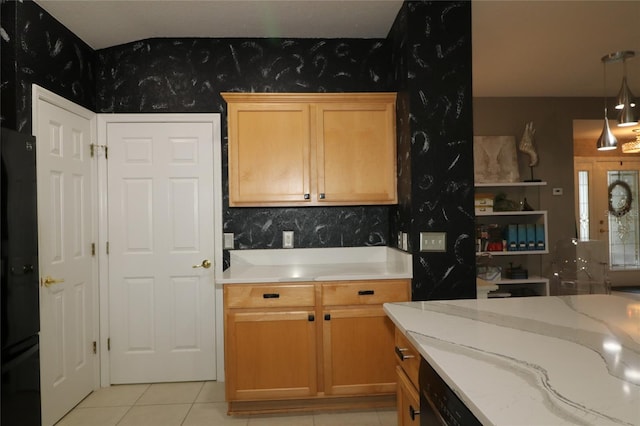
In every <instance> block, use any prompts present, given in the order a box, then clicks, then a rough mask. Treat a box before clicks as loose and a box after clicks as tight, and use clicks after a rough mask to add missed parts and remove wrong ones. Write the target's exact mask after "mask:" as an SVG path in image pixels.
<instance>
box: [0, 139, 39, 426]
mask: <svg viewBox="0 0 640 426" xmlns="http://www.w3.org/2000/svg"><path fill="white" fill-rule="evenodd" d="M0 132H1V133H0V136H1V138H0V139H1V156H0V159H1V163H2V169H1V174H0V187H1V194H2V219H1V222H0V234H1V235H2V247H1V248H0V254H1V258H2V264H1V268H0V269H1V270H2V290H1V293H0V326H1V329H2V353H1V358H0V361H1V364H2V382H1V385H0V394H1V399H2V409H1V411H0V424H2V426H13V425H16V426H17V425H20V426H31V425H33V426H36V425H38V426H39V425H40V424H41V416H40V346H39V340H38V332H39V330H40V313H39V299H38V297H39V288H38V231H37V225H38V217H37V211H36V199H37V194H36V145H35V138H34V137H33V136H29V135H24V134H21V133H18V132H16V131H13V130H9V129H5V128H2V129H0Z"/></svg>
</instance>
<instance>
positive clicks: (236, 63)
mask: <svg viewBox="0 0 640 426" xmlns="http://www.w3.org/2000/svg"><path fill="white" fill-rule="evenodd" d="M389 64H390V49H389V48H388V45H387V43H386V42H385V41H384V40H362V39H353V40H350V39H339V40H334V39H331V40H324V39H153V40H145V41H140V42H136V43H131V44H127V45H122V46H116V47H113V48H109V49H104V50H101V51H98V65H97V68H98V70H97V71H98V72H97V75H98V77H97V83H98V106H97V111H98V112H105V113H108V112H117V113H125V112H129V113H131V112H220V113H222V119H223V120H222V122H223V126H222V138H223V147H222V148H223V200H224V201H223V203H224V206H223V208H224V210H223V222H224V231H225V232H233V233H234V234H235V238H236V248H253V249H256V248H279V247H282V231H283V230H294V231H295V237H294V245H295V246H296V247H350V246H366V245H386V244H387V240H388V227H389V225H388V222H389V220H388V216H389V207H380V206H371V207H303V208H229V203H228V178H227V176H228V173H227V126H226V103H225V102H224V100H223V99H222V97H221V96H220V92H227V91H235V92H384V91H395V90H394V87H393V86H392V85H391V79H390V74H389V73H390V65H389ZM226 257H227V256H225V259H226ZM225 266H226V265H225Z"/></svg>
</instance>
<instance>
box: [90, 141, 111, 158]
mask: <svg viewBox="0 0 640 426" xmlns="http://www.w3.org/2000/svg"><path fill="white" fill-rule="evenodd" d="M100 148H104V158H105V159H107V160H108V159H109V147H108V146H107V145H98V144H95V143H92V144H91V145H89V149H90V152H91V158H93V157H94V156H95V154H96V150H97V149H100Z"/></svg>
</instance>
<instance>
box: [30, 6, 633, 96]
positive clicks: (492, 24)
mask: <svg viewBox="0 0 640 426" xmlns="http://www.w3.org/2000/svg"><path fill="white" fill-rule="evenodd" d="M35 1H36V3H38V4H39V5H40V6H42V7H43V8H44V9H45V10H47V11H48V12H49V13H50V14H51V15H53V16H54V17H55V18H56V19H58V20H59V21H60V22H62V23H63V24H64V25H65V26H66V27H67V28H69V29H70V30H71V31H73V32H74V33H75V34H76V35H78V36H79V37H80V38H81V39H83V40H84V41H85V42H86V43H87V44H89V45H90V46H91V47H93V48H94V49H102V48H105V47H110V46H114V45H119V44H123V43H128V42H131V41H137V40H141V39H146V38H152V37H214V38H222V37H250V38H254V37H255V38H259V37H286V38H352V37H353V38H385V37H386V36H387V35H388V33H389V29H390V28H391V26H392V24H393V21H394V19H395V17H396V15H397V13H398V10H399V9H400V7H401V5H402V1H401V0H338V1H334V0H278V1H274V0H200V1H193V0H135V1H122V0H35ZM472 45H473V95H474V96H476V97H486V96H488V97H494V96H497V97H530V96H533V97H585V96H586V97H593V96H595V97H600V96H602V95H603V89H604V88H603V65H602V62H601V60H600V59H601V57H602V56H604V55H606V54H609V53H612V52H615V51H619V50H633V51H636V52H637V57H636V58H633V59H631V60H629V61H627V71H628V82H629V86H630V87H631V90H632V92H634V93H635V94H636V95H640V1H638V0H622V1H620V0H602V1H597V0H556V1H542V0H519V1H506V0H502V1H496V0H473V4H472ZM621 76H622V63H621V62H616V63H610V64H608V65H607V83H606V86H607V96H609V97H614V96H615V95H616V94H617V92H618V90H619V87H620V82H621Z"/></svg>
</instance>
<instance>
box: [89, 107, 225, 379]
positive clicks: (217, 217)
mask: <svg viewBox="0 0 640 426" xmlns="http://www.w3.org/2000/svg"><path fill="white" fill-rule="evenodd" d="M172 121H173V122H180V123H189V122H206V123H211V124H212V130H213V134H212V139H213V191H214V217H213V220H214V258H215V261H214V276H215V281H216V282H217V281H218V278H219V277H221V276H222V238H223V233H222V148H221V147H222V140H221V132H220V114H219V113H213V114H190V113H151V114H138V113H135V114H98V122H97V126H98V144H99V145H106V141H107V125H108V124H110V123H145V122H147V123H165V122H172ZM101 163H102V164H104V161H102V162H101V161H100V158H99V161H98V164H101ZM98 169H99V172H100V174H99V176H98V180H99V183H98V185H99V187H100V190H101V196H100V200H99V203H98V204H99V212H98V221H99V225H100V234H101V241H106V238H107V234H108V228H107V225H108V221H107V204H106V203H107V199H106V197H107V191H106V181H107V176H106V166H103V167H102V169H104V170H100V166H99V167H98ZM100 253H101V256H102V257H104V263H103V259H102V258H101V259H100V264H101V265H107V263H106V262H107V261H108V259H107V256H106V254H104V250H101V251H100ZM107 271H108V268H107V267H106V266H105V267H103V268H101V272H100V324H101V325H100V330H101V332H102V333H103V334H102V335H103V336H108V335H109V288H108V282H109V281H108V278H109V277H108V272H107ZM213 284H214V283H212V285H213ZM214 309H215V314H214V315H215V322H216V324H215V327H216V336H215V340H216V380H217V381H224V336H223V330H224V329H223V317H222V286H221V285H220V286H219V285H216V288H215V306H214ZM105 340H106V339H105ZM102 346H104V348H103V347H102ZM101 353H102V354H103V355H104V356H102V357H101V358H100V359H101V363H100V364H101V384H102V386H109V385H110V379H109V377H110V376H109V357H108V352H107V349H106V345H101Z"/></svg>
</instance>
